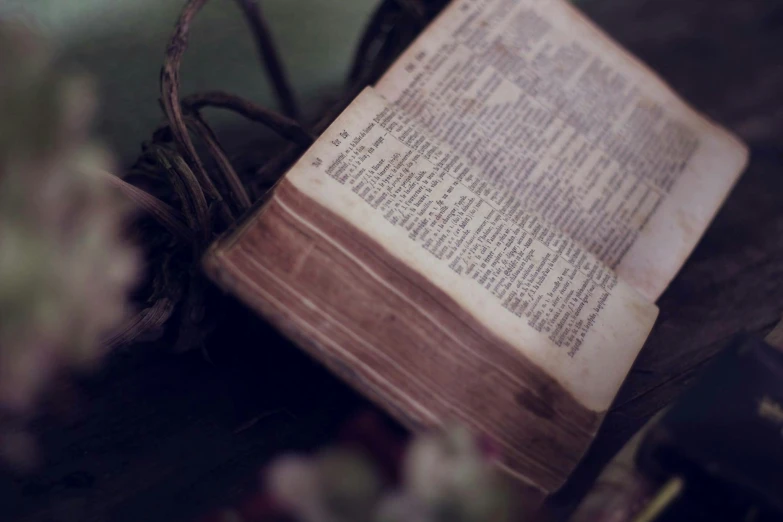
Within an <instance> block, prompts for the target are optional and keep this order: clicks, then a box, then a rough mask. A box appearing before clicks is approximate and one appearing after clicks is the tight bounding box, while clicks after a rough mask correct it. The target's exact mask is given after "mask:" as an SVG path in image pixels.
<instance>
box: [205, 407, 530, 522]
mask: <svg viewBox="0 0 783 522" xmlns="http://www.w3.org/2000/svg"><path fill="white" fill-rule="evenodd" d="M365 420H366V419H365ZM366 428H367V425H366V423H365V426H364V428H363V429H365V430H366ZM366 431H367V430H366ZM369 431H370V432H371V435H372V436H373V437H374V440H370V441H369V444H367V443H363V444H361V445H362V446H364V451H362V450H359V449H357V448H356V445H355V444H352V447H338V448H330V449H325V450H323V451H321V452H319V453H318V454H316V455H314V456H312V457H304V456H287V457H282V458H279V459H278V460H276V461H275V462H273V463H272V465H271V466H270V467H269V468H268V469H267V470H266V472H265V474H264V483H265V486H266V490H264V491H262V492H261V493H259V494H257V495H256V496H254V497H252V498H250V499H249V500H248V501H247V502H245V503H244V504H243V505H242V506H241V507H239V508H238V509H235V510H224V511H222V512H220V513H216V514H214V515H210V516H208V517H206V518H204V519H202V522H227V521H229V520H230V521H233V522H270V521H273V520H288V521H292V520H293V521H298V522H511V521H515V520H519V516H520V514H521V512H520V511H519V510H518V509H516V508H518V507H520V506H518V505H517V504H516V503H515V502H514V497H513V495H512V489H511V484H510V483H508V482H507V481H506V480H505V477H503V476H501V475H500V474H499V472H498V471H497V468H496V467H495V466H494V464H493V463H492V460H491V458H490V457H489V456H488V455H487V454H486V453H485V452H484V451H482V449H481V448H480V447H479V445H478V444H477V441H476V440H475V439H474V438H473V437H472V436H471V435H470V434H469V433H468V432H467V431H465V430H463V429H451V430H447V431H444V432H439V433H431V434H427V435H423V436H420V437H417V438H414V439H413V441H412V442H411V443H410V444H409V445H408V446H407V449H406V450H405V451H404V454H403V455H401V462H398V465H399V466H400V467H401V469H399V470H390V469H384V468H385V466H384V465H383V464H384V462H383V460H384V455H382V454H378V452H377V450H378V449H379V448H378V441H379V440H383V441H385V442H384V444H385V445H386V446H394V445H395V442H394V441H393V440H390V438H389V437H388V436H387V435H385V434H384V433H382V429H381V430H379V429H377V426H376V427H373V426H370V430H369ZM379 433H380V435H381V437H378V434H379ZM365 441H366V437H365ZM382 449H383V451H382V453H383V452H385V451H386V449H389V448H382ZM368 450H369V451H368ZM384 471H385V472H384ZM389 471H391V472H392V473H391V474H389V473H388V472H389ZM397 476H398V477H399V480H395V479H396V477H397Z"/></svg>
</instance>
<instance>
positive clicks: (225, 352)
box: [0, 0, 783, 522]
mask: <svg viewBox="0 0 783 522" xmlns="http://www.w3.org/2000/svg"><path fill="white" fill-rule="evenodd" d="M583 8H584V10H585V11H586V12H587V13H588V14H589V15H590V16H591V17H592V18H593V19H594V20H595V21H596V22H597V23H598V24H599V25H600V26H602V27H603V28H604V29H605V30H607V31H608V32H609V33H610V34H611V35H612V36H614V37H615V38H616V39H617V40H618V41H619V42H620V43H621V44H623V45H625V46H626V47H628V48H629V49H630V50H631V51H632V52H634V53H635V54H637V55H638V56H639V57H640V58H642V59H643V60H644V61H646V62H647V63H648V64H650V65H651V66H652V68H653V69H656V70H657V71H659V72H660V74H661V75H662V76H663V78H664V79H666V80H667V81H668V82H669V83H670V84H671V85H672V86H673V87H674V88H675V89H676V90H678V91H679V92H680V93H681V94H682V95H683V96H684V97H685V98H686V99H687V100H688V101H689V102H692V103H693V104H694V105H695V107H696V108H697V109H699V110H702V111H704V112H706V113H707V114H708V115H710V116H711V117H713V118H714V119H716V120H717V121H718V122H720V123H722V124H724V125H726V126H727V127H729V128H730V129H732V130H734V131H736V132H737V133H738V134H739V135H740V136H741V137H742V138H743V139H744V140H745V141H747V142H748V143H749V145H750V146H751V164H750V167H749V169H748V170H747V172H746V173H745V175H744V176H743V177H742V179H741V180H740V182H739V184H738V185H737V187H736V189H735V190H734V192H733V193H732V195H731V197H730V198H729V200H728V201H727V202H726V204H725V205H724V207H723V208H722V209H721V211H720V213H719V215H718V217H717V218H716V220H715V221H714V223H713V225H712V226H711V227H710V229H709V230H708V232H707V234H706V235H705V237H704V239H703V240H702V242H701V243H700V245H699V247H698V248H697V249H696V251H695V252H694V254H693V255H692V256H691V259H690V260H689V261H688V263H687V264H686V266H685V267H684V269H683V270H682V272H681V273H680V274H679V276H678V277H677V278H676V279H675V281H674V283H673V284H672V285H671V287H670V288H669V290H668V291H667V292H666V293H665V295H664V296H663V297H662V299H661V300H660V302H659V305H660V308H661V316H660V318H659V321H658V324H657V326H656V327H655V330H654V331H653V334H652V335H651V337H650V339H649V341H648V343H647V345H646V346H645V348H644V349H643V351H642V353H641V355H640V357H639V359H638V361H637V363H636V365H635V367H634V370H633V371H632V373H631V375H630V376H629V378H628V380H627V382H626V384H625V385H624V386H623V388H622V390H621V392H620V394H619V396H618V398H617V400H616V402H615V405H614V407H613V408H612V410H611V412H610V413H609V414H608V415H607V418H606V421H605V423H604V425H603V427H602V430H601V432H600V434H599V436H598V438H597V440H596V441H595V443H594V444H593V446H592V448H591V450H590V451H589V453H588V456H587V458H586V459H585V460H584V461H583V462H582V464H581V465H580V467H579V468H578V470H577V472H576V473H575V474H574V476H573V477H572V479H571V480H570V481H569V483H568V485H567V486H566V487H565V488H564V489H563V490H562V491H561V492H560V493H559V494H558V495H557V496H556V497H555V499H553V502H552V505H553V507H555V508H556V509H558V510H559V513H560V514H565V513H567V511H568V509H569V508H570V507H571V506H572V505H573V504H574V502H576V500H577V499H578V498H579V496H580V495H581V493H582V492H583V491H584V490H585V488H586V487H587V486H588V485H589V483H590V481H591V480H592V478H593V477H594V476H595V475H596V474H597V472H598V471H599V469H600V466H601V465H602V464H603V463H604V462H606V461H607V459H608V458H609V457H610V456H611V455H612V454H613V453H614V452H615V451H616V450H617V448H619V447H620V446H621V445H622V443H623V442H624V441H625V440H627V439H628V437H630V435H631V434H632V433H633V432H634V431H635V430H636V429H637V428H638V427H640V426H641V425H642V424H643V423H644V422H645V420H646V419H647V418H649V416H650V415H652V414H653V413H655V412H656V411H657V410H658V409H660V408H661V407H662V406H663V405H665V404H667V403H669V402H670V401H672V400H674V399H675V398H676V397H677V396H678V394H680V393H682V391H683V390H685V389H686V387H687V386H688V384H689V383H690V382H692V380H693V379H694V378H695V377H696V376H697V375H698V372H699V370H700V369H701V368H702V367H703V366H704V364H705V363H706V362H707V361H709V360H710V358H711V357H713V356H714V355H715V354H716V353H718V352H719V351H720V350H721V349H722V348H723V347H725V346H726V345H727V344H728V342H729V341H730V339H731V338H732V337H733V336H734V335H736V334H738V333H741V332H750V333H757V334H759V335H763V334H765V333H766V332H767V331H768V330H769V329H771V328H772V326H774V324H775V323H776V322H777V321H778V319H779V318H780V314H781V311H783V62H781V58H780V49H783V2H780V1H779V0H588V1H587V2H585V3H584V4H583ZM227 307H229V310H228V313H229V314H230V315H232V316H233V317H234V320H233V321H232V323H231V324H230V325H228V326H226V328H225V330H224V332H223V333H224V335H223V336H222V337H220V339H221V341H219V342H215V343H213V346H211V348H210V351H209V353H210V356H211V359H210V360H206V359H205V358H204V357H203V355H202V354H200V353H189V354H186V355H178V354H173V353H170V352H169V351H167V350H166V346H165V345H166V342H165V341H164V342H161V343H158V344H155V345H147V346H139V347H135V348H134V349H132V350H126V351H124V352H122V353H119V354H116V355H114V356H113V357H112V359H111V360H110V361H109V364H108V366H107V367H106V368H105V369H104V371H103V372H102V373H101V374H99V375H97V376H95V377H93V378H91V379H88V380H87V381H86V382H85V383H83V385H82V386H80V389H79V392H80V397H81V399H80V401H79V404H78V405H77V406H78V407H77V408H75V412H76V413H73V412H70V413H66V414H64V419H65V420H63V419H60V420H57V419H51V420H49V419H47V420H44V421H42V422H41V423H39V425H38V426H37V431H38V432H39V434H40V437H41V441H42V448H41V449H42V455H43V458H44V463H45V465H44V466H43V467H42V468H41V469H40V470H39V471H37V472H33V473H30V474H26V475H18V474H13V473H11V472H2V473H0V519H2V520H11V521H17V520H18V521H20V522H22V521H23V522H32V521H40V522H50V521H51V522H61V521H62V522H70V521H74V522H76V521H79V522H89V521H93V520H96V521H97V520H111V521H114V522H124V521H128V522H131V521H133V522H136V521H139V520H144V521H148V522H158V521H160V522H163V521H166V522H171V521H180V520H190V519H192V517H193V516H195V515H197V514H198V513H201V512H203V511H205V510H207V509H209V508H211V507H215V506H220V505H224V504H229V503H232V502H236V501H237V499H238V498H240V497H241V496H242V495H244V494H245V493H246V492H248V491H249V490H250V489H251V488H253V487H254V485H255V483H256V476H257V470H258V468H259V467H260V466H261V465H262V464H263V463H264V462H265V461H267V460H268V459H269V458H270V457H271V456H272V455H274V454H276V453H278V452H280V451H283V450H288V449H307V448H312V447H315V446H317V445H319V444H322V443H324V442H325V441H328V440H329V438H330V437H331V436H332V435H333V434H334V432H335V430H336V429H337V427H338V426H339V425H340V424H341V422H342V421H344V420H345V419H346V418H348V417H349V416H350V415H351V414H352V413H353V412H355V411H357V410H359V409H362V408H365V407H369V405H368V404H367V403H366V402H364V401H363V400H362V399H361V398H359V397H358V396H357V395H356V394H355V393H353V392H351V391H350V390H349V389H348V388H347V387H345V386H344V385H342V384H341V383H339V382H338V381H337V379H336V378H333V377H331V375H330V374H329V373H328V372H327V371H326V370H324V369H322V368H321V367H319V366H318V365H316V364H314V363H313V362H311V361H310V360H309V359H308V358H307V357H306V356H304V355H302V354H301V353H300V352H299V351H298V350H297V349H295V348H294V347H292V345H290V344H288V343H287V342H286V341H284V340H283V339H282V338H281V337H280V336H279V335H278V334H276V333H275V331H274V330H272V329H270V328H269V327H267V326H265V325H264V324H263V323H261V322H260V321H257V320H255V319H254V318H253V316H252V315H251V314H249V313H248V312H246V311H244V309H243V308H242V307H241V306H240V305H238V304H236V303H229V304H227ZM251 340H252V341H251Z"/></svg>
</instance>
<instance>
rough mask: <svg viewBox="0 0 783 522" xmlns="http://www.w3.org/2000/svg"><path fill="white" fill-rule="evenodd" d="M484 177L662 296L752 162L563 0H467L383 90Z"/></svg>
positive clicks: (434, 28) (488, 187) (498, 192)
mask: <svg viewBox="0 0 783 522" xmlns="http://www.w3.org/2000/svg"><path fill="white" fill-rule="evenodd" d="M376 89H377V91H378V92H379V93H380V94H382V95H383V96H384V97H385V98H386V99H387V100H389V101H391V102H392V103H394V104H395V106H396V107H398V108H399V109H400V110H401V111H403V112H404V113H405V114H407V115H408V118H409V120H410V121H411V122H415V123H416V124H417V125H418V126H419V127H420V128H421V129H423V130H426V131H427V132H429V133H430V134H431V135H432V136H433V137H435V138H436V139H439V140H440V141H442V142H443V143H445V144H448V145H449V146H451V147H452V148H453V149H455V150H457V151H458V152H459V153H460V154H461V155H462V156H463V157H465V158H466V160H467V161H468V163H469V164H470V165H472V166H474V167H475V168H476V171H478V172H480V173H481V174H480V175H479V174H477V175H475V177H474V178H471V179H468V180H466V182H467V183H469V184H470V186H471V188H472V190H473V191H474V192H476V193H480V194H481V195H482V197H485V198H487V200H488V201H491V202H492V203H493V204H494V205H495V206H496V207H497V208H499V209H500V212H502V213H503V215H504V216H506V217H507V218H509V219H511V220H517V219H519V216H522V215H524V214H525V213H526V212H529V211H534V212H536V213H537V214H539V215H541V216H542V217H543V218H544V219H546V220H547V221H548V222H550V223H552V224H553V225H554V226H556V227H557V228H559V229H560V230H562V231H564V232H565V233H566V234H568V235H569V236H571V237H572V238H574V239H575V240H576V241H577V242H579V243H580V244H582V245H584V246H585V247H586V248H587V249H588V250H589V251H590V252H591V253H593V254H594V255H595V256H597V257H598V258H599V259H601V260H602V261H603V262H604V263H605V264H606V265H608V266H609V267H611V268H613V269H614V270H615V271H616V272H617V274H618V275H619V276H620V278H621V279H624V280H625V281H627V282H629V283H630V284H631V285H633V286H634V287H636V288H637V289H638V290H639V291H640V292H641V293H642V294H643V295H645V296H646V297H648V298H649V299H651V300H656V299H657V298H658V297H659V295H660V294H661V293H662V292H663V290H664V289H665V288H666V286H667V285H668V284H669V282H670V281H671V279H672V278H673V277H674V275H675V274H676V272H677V271H678V270H679V269H680V267H681V266H682V264H683V263H684V261H685V259H686V258H687V256H688V255H689V254H690V252H691V251H692V250H693V248H694V246H695V244H696V242H697V241H698V239H699V237H700V236H701V235H702V234H703V232H704V231H705V229H706V227H707V226H708V224H709V222H710V220H711V219H712V217H713V216H714V214H715V212H716V211H717V209H718V207H719V206H720V204H721V202H722V201H723V200H724V198H725V197H726V195H727V193H728V192H729V190H730V189H731V187H732V186H733V184H734V182H735V181H736V179H737V178H738V176H739V174H740V172H741V171H742V169H743V167H744V165H745V163H746V161H747V150H746V148H745V147H744V145H743V144H741V143H740V142H739V141H737V140H736V139H735V138H734V137H733V136H731V135H730V134H728V133H727V132H726V131H724V130H723V129H721V128H719V127H717V126H716V125H714V124H712V123H711V122H709V121H707V120H706V119H705V118H703V117H702V116H701V115H699V114H697V113H696V112H694V111H693V110H692V109H691V108H689V107H688V106H687V105H686V104H685V103H684V102H682V101H681V100H680V99H679V98H678V97H677V96H676V95H675V94H674V93H673V92H672V91H671V90H670V89H669V88H668V87H667V86H666V85H665V84H664V83H663V82H662V81H661V80H660V79H658V77H656V76H655V75H654V74H653V73H652V72H650V71H649V70H648V69H646V68H645V67H644V66H643V65H642V64H641V63H639V62H638V61H637V60H635V59H634V58H633V57H632V56H630V55H629V54H628V53H626V52H625V51H623V50H622V49H621V48H620V47H619V46H617V45H616V44H615V43H614V42H612V41H611V40H610V39H609V38H607V37H606V36H605V35H604V34H603V33H601V32H600V31H599V30H598V29H596V28H595V27H594V26H593V25H592V24H591V23H590V22H589V21H588V20H586V19H585V18H584V17H583V16H582V15H581V14H579V13H578V12H577V11H576V10H575V9H574V8H573V7H572V6H571V5H570V4H568V3H567V2H565V1H564V0H456V1H454V2H453V3H452V4H450V6H449V7H448V8H447V9H446V10H445V11H444V13H443V14H442V15H441V16H440V17H439V18H438V19H437V20H436V21H435V22H434V23H433V24H431V26H430V27H429V28H428V29H427V30H426V31H425V32H424V34H423V35H422V36H421V37H420V38H419V39H418V40H417V41H416V42H415V43H414V44H413V45H412V46H411V47H410V48H409V49H408V50H407V51H406V52H405V53H404V55H403V56H402V57H401V58H400V59H399V60H398V61H397V62H396V63H395V65H394V66H393V67H392V68H391V69H390V70H389V72H388V73H387V74H386V75H385V76H384V77H383V79H382V80H381V81H380V82H379V83H378V85H377V87H376Z"/></svg>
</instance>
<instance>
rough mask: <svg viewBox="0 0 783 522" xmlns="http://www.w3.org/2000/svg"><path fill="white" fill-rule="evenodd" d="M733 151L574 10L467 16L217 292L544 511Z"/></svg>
mask: <svg viewBox="0 0 783 522" xmlns="http://www.w3.org/2000/svg"><path fill="white" fill-rule="evenodd" d="M746 160H747V150H746V148H745V147H744V146H743V145H742V144H741V143H740V142H739V141H738V140H737V139H735V138H734V137H733V136H731V135H730V134H729V133H727V132H726V131H725V130H723V129H721V128H719V127H718V126H716V125H714V124H713V123H711V122H709V121H708V120H707V119H705V118H704V117H703V116H701V115H699V114H697V113H696V112H694V111H693V110H692V109H691V108H690V107H688V106H687V105H686V104H685V103H684V102H683V101H681V100H680V99H679V98H678V97H677V96H676V95H675V94H674V93H673V92H672V91H671V90H670V89H669V88H668V87H667V86H666V85H665V84H664V83H663V82H662V81H661V80H660V79H658V78H657V77H656V76H655V75H654V74H653V73H652V72H650V71H649V70H647V69H646V68H645V67H644V66H643V65H642V64H640V63H639V62H638V61H636V60H635V59H634V58H633V57H631V56H629V55H628V54H627V53H626V52H624V51H623V50H622V49H620V48H619V47H618V46H617V45H616V44H614V43H613V42H612V41H611V40H610V39H609V38H608V37H607V36H605V35H604V34H603V33H601V32H600V31H599V30H598V29H596V28H595V27H594V26H593V25H592V24H591V23H590V22H589V21H588V20H586V19H585V18H584V17H583V16H582V15H580V14H579V13H578V12H577V11H576V10H575V9H574V8H573V7H572V6H571V5H570V4H568V3H567V2H566V1H563V0H456V1H454V2H453V3H451V4H450V5H449V6H448V7H447V8H446V9H445V11H444V12H443V13H442V14H441V15H440V16H439V17H438V19H437V20H436V21H434V22H433V23H432V24H431V25H430V27H428V28H427V29H426V30H425V31H424V33H423V34H422V35H421V36H420V37H419V38H418V39H417V40H416V41H415V42H414V43H413V44H412V45H411V46H410V48H409V49H408V50H407V51H406V52H405V53H404V54H403V56H401V57H400V58H399V60H397V62H396V63H395V64H394V65H393V66H392V67H391V69H390V70H389V71H388V72H387V74H386V75H385V76H384V77H383V78H382V80H381V81H380V82H379V83H378V84H377V85H376V86H375V87H374V88H367V89H366V90H365V91H364V92H362V94H361V95H360V96H358V97H357V98H356V100H355V101H354V102H353V103H352V104H351V105H350V106H349V107H348V108H347V109H346V110H345V111H344V112H343V113H342V114H341V115H340V116H339V117H338V118H337V120H336V121H335V122H334V123H333V124H332V125H331V126H330V127H329V128H328V130H326V131H325V132H324V133H323V135H322V136H321V137H320V138H319V139H318V140H317V142H316V143H315V144H314V145H313V146H312V147H311V148H310V149H309V150H308V151H307V152H306V153H305V154H304V155H303V156H302V157H301V159H300V160H299V161H298V162H297V163H296V164H295V165H294V166H293V167H292V168H291V169H290V171H289V172H288V173H287V174H286V176H285V177H284V178H283V179H282V181H281V182H280V183H279V184H278V185H277V187H276V188H275V190H274V193H273V195H272V196H271V198H270V199H269V200H268V202H267V203H266V204H265V205H264V206H263V207H262V208H261V209H259V210H258V211H257V212H256V213H255V214H254V215H253V216H251V217H250V218H248V219H247V220H246V221H245V222H244V223H243V225H242V226H241V227H239V228H238V229H237V230H235V231H234V232H233V233H231V234H230V235H229V236H228V237H225V238H224V239H223V240H221V241H219V242H218V243H217V244H216V245H214V246H213V248H212V249H211V250H210V252H209V254H208V255H207V257H206V260H205V265H206V267H207V270H208V272H209V274H211V277H213V278H214V280H215V281H217V282H218V283H219V284H220V285H222V286H223V287H224V288H225V289H227V290H228V291H230V292H232V293H234V294H236V295H237V296H239V297H240V298H241V299H243V300H244V301H245V302H246V303H247V304H248V305H249V306H251V307H253V308H254V309H256V310H257V311H258V312H259V313H260V314H261V315H263V316H264V317H265V318H266V319H267V320H269V321H271V322H272V323H273V324H275V325H276V326H277V327H279V328H280V329H281V330H282V331H283V332H284V333H286V334H287V335H288V336H289V337H290V338H291V339H292V340H293V341H294V342H296V343H297V344H298V345H299V346H301V347H302V348H303V349H304V350H306V351H308V352H309V353H310V354H312V355H313V356H314V357H316V358H317V359H319V360H320V361H321V362H322V363H323V364H324V365H326V366H327V367H329V368H330V369H331V370H333V371H334V372H336V373H337V374H339V375H340V376H341V377H342V378H343V379H345V380H346V381H347V382H348V383H350V384H351V385H352V386H354V387H355V388H356V389H358V390H359V391H360V392H362V393H363V394H365V395H367V396H368V397H370V398H371V399H373V400H374V401H375V402H377V403H378V404H379V405H380V406H382V407H383V408H385V409H386V410H387V411H388V412H389V413H391V414H392V415H393V416H395V417H396V418H398V419H399V420H400V421H402V422H403V423H404V424H406V425H408V426H410V427H411V428H413V429H422V428H426V427H431V426H437V425H440V424H442V423H444V422H448V421H457V422H461V423H463V424H465V425H467V426H470V427H472V428H473V429H474V430H476V431H477V432H480V433H483V434H484V435H485V436H486V437H488V438H490V439H491V440H492V441H494V443H495V444H496V446H497V447H498V448H500V449H501V452H502V458H501V461H500V462H499V465H500V466H501V467H502V468H503V469H504V470H506V471H507V472H508V473H510V474H511V475H513V476H514V477H516V478H518V479H519V480H520V481H521V482H523V483H524V484H526V485H527V486H528V487H529V489H530V491H533V492H535V493H536V494H540V495H541V496H544V495H547V494H549V493H550V492H552V491H554V490H556V489H558V488H559V487H560V486H561V485H562V484H563V482H564V481H565V480H566V478H567V477H568V476H569V473H570V472H571V471H572V469H573V468H574V466H575V465H576V464H577V462H578V461H579V459H580V458H581V457H582V455H583V454H584V452H585V451H586V449H587V447H588V446H589V444H590V442H591V440H592V439H593V437H594V436H595V434H596V431H597V429H598V427H599V424H600V422H601V419H602V417H603V415H604V413H605V412H606V411H607V409H608V408H609V406H610V404H611V402H612V400H613V398H614V396H615V394H616V392H617V390H618V388H619V386H620V384H621V383H622V381H623V379H624V378H625V375H626V373H627V372H628V370H629V368H630V367H631V364H632V363H633V361H634V358H635V357H636V355H637V353H638V352H639V350H640V349H641V347H642V345H643V343H644V341H645V339H646V338H647V336H648V334H649V332H650V329H651V327H652V325H653V322H654V321H655V318H656V315H657V312H658V309H657V307H656V305H655V300H656V299H657V298H658V296H659V295H660V294H661V292H662V291H663V290H664V289H665V288H666V286H667V285H668V283H669V282H670V281H671V279H672V278H673V277H674V275H675V274H676V272H677V271H678V270H679V268H680V267H681V265H682V264H683V263H684V261H685V259H686V257H687V256H688V255H689V253H690V252H691V250H692V249H693V248H694V246H695V244H696V242H697V241H698V239H699V237H700V236H701V235H702V233H703V232H704V231H705V229H706V227H707V225H708V224H709V222H710V220H711V218H712V217H713V215H714V214H715V212H716V211H717V209H718V207H719V206H720V204H721V202H722V201H723V199H724V198H725V197H726V195H727V193H728V192H729V190H730V189H731V187H732V185H733V183H734V182H735V181H736V179H737V178H738V176H739V174H740V172H741V170H742V169H743V167H744V165H745V163H746Z"/></svg>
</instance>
